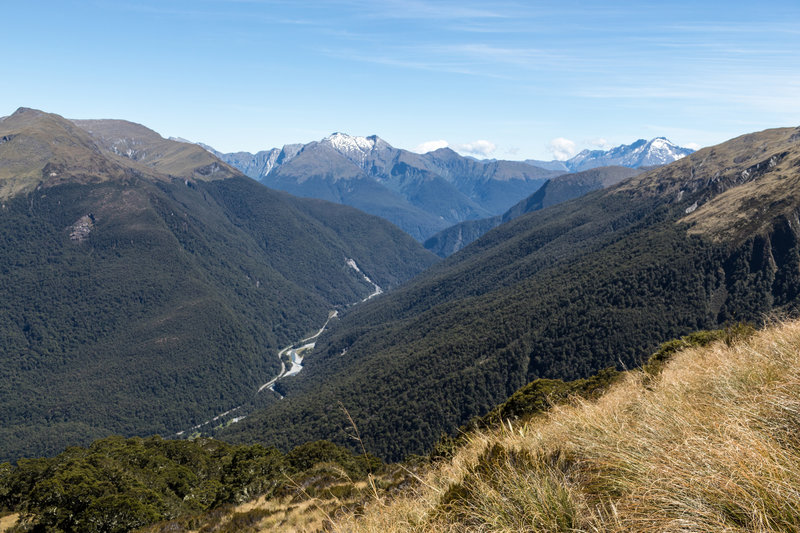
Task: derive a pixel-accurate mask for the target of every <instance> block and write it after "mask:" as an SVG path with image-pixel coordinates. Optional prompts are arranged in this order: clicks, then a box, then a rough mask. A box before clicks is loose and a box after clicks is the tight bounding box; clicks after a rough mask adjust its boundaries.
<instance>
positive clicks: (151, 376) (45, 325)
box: [0, 109, 436, 460]
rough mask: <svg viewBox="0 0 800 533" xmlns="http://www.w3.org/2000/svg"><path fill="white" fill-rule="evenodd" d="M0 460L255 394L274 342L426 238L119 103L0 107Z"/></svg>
mask: <svg viewBox="0 0 800 533" xmlns="http://www.w3.org/2000/svg"><path fill="white" fill-rule="evenodd" d="M0 139H2V140H1V141H0V197H2V200H1V201H0V204H1V205H0V247H2V250H3V253H2V254H0V277H2V283H0V338H2V339H3V348H2V353H1V354H0V355H1V356H2V358H3V364H2V366H1V367H0V407H1V408H0V450H2V453H0V460H15V459H17V458H19V457H21V456H26V455H28V456H29V455H42V454H53V453H56V452H59V451H61V450H62V449H63V448H64V447H65V446H67V445H72V444H79V443H87V442H90V441H91V440H93V439H95V438H99V437H103V436H106V435H109V434H112V433H117V434H123V435H134V434H138V435H146V434H153V433H161V434H165V435H167V434H174V433H175V432H176V431H178V430H181V429H185V428H187V427H189V426H191V425H193V424H196V423H198V422H199V421H202V420H205V419H208V418H211V417H212V416H214V415H216V414H218V413H220V412H222V411H224V410H226V409H230V408H231V407H233V406H235V405H237V404H239V403H241V402H242V401H243V400H245V399H248V398H251V397H252V395H253V394H254V392H255V390H256V389H257V388H258V387H259V385H261V384H262V383H264V382H266V381H268V380H269V379H270V378H271V377H273V376H274V375H275V374H277V372H278V370H279V366H280V362H279V361H278V359H277V357H276V354H277V352H278V350H279V349H280V348H281V347H283V346H286V345H287V344H290V343H291V342H294V341H296V340H297V339H299V338H303V336H305V335H307V334H309V333H313V332H314V331H316V330H317V329H319V327H320V325H321V324H322V323H323V322H324V321H325V319H326V317H327V316H328V313H329V311H330V310H332V309H335V308H339V309H343V308H344V307H346V306H347V305H349V304H351V303H353V302H357V301H360V300H361V299H363V298H364V297H365V296H367V295H368V294H370V293H371V292H372V291H373V286H372V285H371V284H369V283H367V282H366V281H365V280H364V278H363V276H362V275H360V274H359V273H358V272H356V271H355V270H354V269H353V268H351V267H350V266H348V264H347V260H353V261H355V264H357V265H358V267H359V268H360V269H361V270H362V271H363V272H366V273H367V274H368V275H369V276H370V278H371V279H372V280H374V281H375V282H376V283H378V284H380V285H381V286H382V287H384V288H390V287H393V286H396V285H398V284H400V283H401V282H403V281H405V280H407V279H409V278H411V277H412V276H414V275H415V274H417V273H419V272H420V271H422V270H423V269H425V268H426V267H428V266H430V265H431V264H432V263H433V262H435V260H436V259H435V256H433V255H432V254H430V253H429V252H427V251H425V250H424V249H423V248H422V247H421V246H420V245H419V244H418V243H417V242H415V241H414V240H413V239H411V238H410V237H409V236H408V235H406V234H405V233H403V232H401V231H400V230H399V229H397V228H396V227H394V226H392V225H391V224H389V223H387V222H385V221H383V220H382V219H380V218H377V217H374V216H370V215H366V214H364V213H362V212H359V211H357V210H355V209H352V208H349V207H346V206H340V205H335V204H331V203H327V202H323V201H319V200H312V199H298V198H295V197H292V196H290V195H288V194H286V193H283V192H277V191H273V190H270V189H268V188H266V187H264V186H263V185H261V184H259V183H257V182H255V181H253V180H251V179H250V178H247V177H246V176H244V175H242V174H241V173H240V172H239V171H237V170H236V169H234V168H232V167H230V166H228V165H227V164H225V163H224V162H222V161H220V160H219V159H217V158H216V157H214V156H213V155H211V154H210V153H208V152H207V151H206V150H204V149H202V148H201V147H199V146H196V145H192V144H187V143H178V142H174V141H168V140H165V139H163V138H161V137H160V136H159V135H158V134H156V133H155V132H153V131H151V130H148V129H147V128H144V127H142V126H139V125H136V124H132V123H128V122H124V121H75V122H72V121H68V120H65V119H63V118H62V117H60V116H58V115H53V114H48V113H43V112H41V111H36V110H31V109H20V110H18V111H17V112H16V113H14V114H13V115H11V116H9V117H6V118H5V119H3V120H2V121H1V122H0Z"/></svg>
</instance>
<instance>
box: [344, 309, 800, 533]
mask: <svg viewBox="0 0 800 533" xmlns="http://www.w3.org/2000/svg"><path fill="white" fill-rule="evenodd" d="M419 481H420V482H419V483H418V485H417V488H416V489H415V490H414V491H413V492H411V493H407V494H405V495H403V496H400V497H394V498H392V499H391V500H390V501H389V500H387V501H380V500H375V501H373V502H371V503H370V504H368V505H367V506H366V509H365V510H364V511H363V512H360V513H358V514H357V515H355V516H350V517H347V518H346V519H344V520H342V519H338V520H337V521H336V522H335V523H334V524H333V530H335V531H341V532H345V531H346V532H349V531H364V532H381V533H384V532H391V531H426V532H427V531H570V532H573V531H653V532H656V531H659V532H661V531H704V532H710V531H800V322H797V321H794V322H789V323H784V324H779V325H776V326H775V327H772V328H770V329H767V330H765V331H762V332H759V333H757V334H756V335H754V336H752V337H750V338H748V339H746V340H741V341H737V342H734V343H731V345H728V344H726V343H725V342H722V341H719V342H716V343H714V344H711V345H709V346H707V347H705V348H691V349H687V350H685V351H682V352H680V353H678V354H677V355H675V357H674V358H673V359H672V360H671V361H670V362H669V364H668V365H667V366H666V367H665V369H664V370H663V372H662V373H661V374H660V375H658V376H657V377H655V378H652V379H651V378H649V377H648V376H647V375H646V374H645V373H643V372H639V371H637V372H630V373H629V374H628V375H627V376H626V377H625V378H624V379H623V380H622V381H621V382H620V383H618V384H617V385H615V386H614V387H613V388H612V389H611V390H610V391H609V392H608V393H607V394H606V395H605V396H603V397H602V398H601V399H600V400H599V401H596V402H580V401H576V402H573V403H572V404H571V405H568V406H557V407H554V408H553V409H552V410H551V411H550V412H549V413H548V414H547V415H544V416H540V417H538V418H534V419H531V420H527V421H525V422H521V423H516V424H511V425H509V426H508V427H505V428H503V429H502V430H497V431H493V432H484V433H477V434H472V435H471V436H470V438H469V443H468V444H467V445H466V446H464V447H463V448H462V449H460V450H459V451H458V453H457V454H456V455H455V457H454V458H453V459H452V460H448V461H446V462H443V463H441V464H439V465H437V466H435V467H434V468H432V470H431V471H429V472H428V473H427V474H424V475H423V476H422V477H421V478H420V480H419Z"/></svg>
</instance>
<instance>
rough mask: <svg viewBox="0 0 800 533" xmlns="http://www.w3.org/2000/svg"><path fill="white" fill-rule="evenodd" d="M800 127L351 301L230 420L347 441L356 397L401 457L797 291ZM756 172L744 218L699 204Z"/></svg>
mask: <svg viewBox="0 0 800 533" xmlns="http://www.w3.org/2000/svg"><path fill="white" fill-rule="evenodd" d="M798 137H800V136H799V135H798V131H797V130H792V129H783V130H768V131H766V132H761V133H758V134H752V135H750V136H746V137H744V138H739V139H736V140H733V141H730V142H729V143H725V144H723V145H720V146H717V147H712V148H709V149H704V150H701V151H700V152H698V153H696V154H693V155H692V156H689V157H687V158H685V159H683V160H681V161H678V162H676V163H673V164H671V165H667V166H666V167H662V168H660V169H656V170H653V171H650V172H647V173H645V174H642V175H640V176H638V177H635V178H633V180H629V181H625V182H622V183H621V184H620V185H618V186H616V187H612V188H610V189H608V190H603V191H596V192H593V193H590V194H588V195H586V196H584V197H582V198H579V199H576V200H571V201H568V202H565V203H563V204H560V205H557V206H553V207H550V208H547V209H543V210H541V211H537V212H534V213H530V214H527V215H524V216H521V217H519V218H517V219H515V220H513V221H511V222H509V223H507V224H504V225H503V226H501V227H499V228H497V229H495V230H493V231H491V232H489V233H488V234H487V235H485V236H484V237H483V238H481V239H479V240H478V241H476V242H475V243H473V244H472V245H471V246H469V247H467V248H465V249H464V250H463V251H461V252H460V253H458V254H455V255H454V256H451V257H450V258H448V259H447V260H445V261H443V262H442V263H440V264H438V265H436V266H434V267H432V268H431V269H430V270H428V271H427V272H426V273H425V274H423V275H422V276H420V277H418V278H416V279H415V280H414V281H412V282H411V283H410V284H408V285H406V286H405V287H403V288H402V289H401V290H399V291H397V292H395V293H393V294H391V295H387V296H386V297H383V298H378V299H375V300H373V301H370V302H368V303H367V304H365V305H363V306H360V307H359V308H357V309H354V310H353V311H352V312H351V313H349V314H347V315H346V316H345V317H343V319H342V321H341V323H340V324H339V325H337V326H336V327H335V328H333V330H332V331H331V332H330V334H329V335H327V336H325V337H324V338H323V339H322V340H321V341H320V343H319V344H318V346H317V351H316V353H315V356H314V359H313V362H312V363H311V364H310V365H309V367H308V372H307V373H304V375H302V376H300V377H299V378H298V379H297V380H295V381H294V382H287V383H286V385H285V390H283V392H285V393H286V395H287V398H286V400H284V401H283V402H281V403H280V404H279V405H275V406H273V407H271V408H269V409H267V410H266V411H264V412H263V413H261V415H260V416H253V417H250V418H249V419H248V420H246V421H244V422H243V423H241V424H239V425H237V426H236V427H232V428H230V429H228V430H227V431H226V432H225V433H224V434H223V435H224V436H225V437H226V438H231V439H237V440H248V439H253V438H259V439H263V440H264V441H266V442H270V443H276V444H278V445H280V446H287V445H290V444H292V443H294V442H296V440H297V438H298V436H299V435H302V436H303V438H308V437H309V436H313V437H320V436H325V437H329V438H333V439H337V440H338V441H339V442H341V443H346V442H347V438H346V436H345V434H344V433H343V431H342V428H344V427H346V422H345V421H344V420H343V417H342V416H341V415H339V414H338V408H336V407H335V406H336V405H337V403H338V402H342V403H343V404H344V405H345V406H346V407H347V408H348V409H349V411H350V414H351V415H352V416H353V417H354V419H355V420H356V421H357V422H358V423H359V425H360V429H361V433H362V435H363V436H364V441H365V443H366V444H367V449H369V450H371V451H372V452H374V453H378V454H380V455H382V456H384V457H387V458H392V459H397V458H400V457H403V456H404V455H405V454H407V453H419V452H422V451H423V450H425V449H427V448H429V447H430V446H431V445H432V443H433V442H434V441H435V440H436V439H437V438H438V437H439V435H440V434H441V433H442V432H446V431H453V430H454V429H455V428H456V427H457V426H458V425H460V424H462V423H464V422H465V421H467V420H469V419H470V418H471V417H473V416H475V415H480V414H483V413H485V412H486V411H488V410H489V409H490V407H491V406H493V405H495V404H497V403H500V402H501V401H503V400H504V399H505V398H506V397H508V396H509V395H510V394H511V393H512V392H513V391H515V390H516V389H518V388H519V387H520V386H522V385H523V384H525V383H527V382H529V381H531V380H533V379H536V378H543V377H545V378H564V379H572V378H578V377H583V376H587V375H589V374H591V373H593V372H595V371H597V370H599V369H601V368H606V367H608V366H617V367H633V366H635V365H637V364H638V363H640V362H641V358H642V357H643V356H644V355H645V354H647V353H649V352H650V351H652V349H653V348H654V347H655V346H656V345H657V344H658V343H660V342H662V341H664V340H667V339H669V338H673V337H676V336H680V335H684V334H686V333H688V332H690V331H694V330H697V329H708V328H713V327H717V326H718V325H720V324H724V323H726V322H728V321H731V320H752V321H756V322H758V321H760V320H761V319H762V318H763V316H764V314H765V313H769V312H770V311H771V310H773V309H776V308H791V307H793V306H794V304H795V303H796V296H797V294H798V292H799V291H800V275H798V272H800V255H798V249H800V239H798V235H799V234H800V231H798V228H800V223H798V217H797V214H798V208H799V207H800V196H798V195H797V193H796V191H797V190H800V189H797V188H792V184H794V183H797V182H799V181H800V175H799V174H798V172H797V166H796V163H797V161H798V160H799V159H800V146H798ZM758 183H761V184H762V187H761V189H759V190H760V193H761V194H760V195H759V196H754V197H751V198H752V199H751V203H753V204H756V205H754V206H753V212H754V213H758V214H757V215H756V216H757V218H756V219H751V220H750V221H749V225H748V226H746V227H741V228H740V230H739V231H736V232H733V233H730V234H725V233H722V232H720V231H715V232H713V233H712V232H704V231H700V230H698V229H697V228H698V227H699V226H698V225H696V224H692V223H691V222H692V219H686V220H685V219H684V217H686V216H687V214H693V213H695V212H697V213H701V212H702V211H703V210H706V211H708V212H711V213H714V212H717V211H714V209H715V207H714V206H715V203H716V202H718V201H723V200H725V199H726V198H728V197H729V196H730V195H732V194H735V192H736V191H737V190H739V189H740V188H741V187H745V189H747V188H752V187H753V186H754V185H756V184H758ZM786 191H789V193H788V195H787V193H786ZM792 191H795V192H792ZM779 195H783V196H781V201H780V202H775V201H774V199H773V196H779ZM748 205H749V204H748ZM698 206H699V207H698ZM770 207H772V208H770ZM718 211H719V212H721V213H725V211H724V210H718ZM717 216H718V217H719V216H721V215H717ZM733 220H734V221H736V220H738V218H734V219H733ZM749 228H755V230H753V229H749ZM689 230H691V231H689ZM278 420H280V421H281V422H280V423H276V421H278Z"/></svg>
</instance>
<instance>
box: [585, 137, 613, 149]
mask: <svg viewBox="0 0 800 533" xmlns="http://www.w3.org/2000/svg"><path fill="white" fill-rule="evenodd" d="M588 144H589V146H591V147H593V148H599V149H600V150H608V149H609V148H612V144H611V143H610V142H608V140H606V139H603V138H602V137H600V138H598V139H591V140H590V141H589V142H588Z"/></svg>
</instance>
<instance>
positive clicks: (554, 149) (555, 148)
mask: <svg viewBox="0 0 800 533" xmlns="http://www.w3.org/2000/svg"><path fill="white" fill-rule="evenodd" d="M547 151H548V152H550V153H551V154H553V158H554V159H557V160H558V161H565V160H567V159H569V158H570V157H572V156H573V155H575V154H576V153H577V152H578V148H577V146H576V145H575V141H571V140H569V139H565V138H564V137H556V138H555V139H553V140H552V141H550V144H548V145H547Z"/></svg>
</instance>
